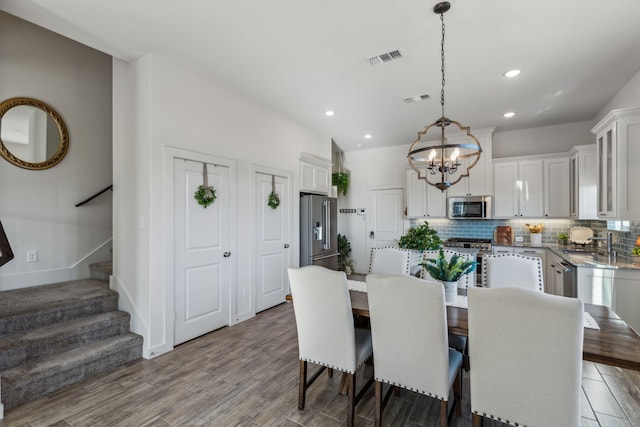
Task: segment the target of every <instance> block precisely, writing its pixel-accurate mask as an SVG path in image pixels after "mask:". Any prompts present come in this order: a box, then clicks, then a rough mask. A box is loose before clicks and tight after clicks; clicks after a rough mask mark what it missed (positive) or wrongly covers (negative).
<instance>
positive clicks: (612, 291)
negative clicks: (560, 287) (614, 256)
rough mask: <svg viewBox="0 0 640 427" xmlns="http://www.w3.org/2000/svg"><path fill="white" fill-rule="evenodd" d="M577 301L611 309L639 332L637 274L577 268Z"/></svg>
mask: <svg viewBox="0 0 640 427" xmlns="http://www.w3.org/2000/svg"><path fill="white" fill-rule="evenodd" d="M578 298H580V299H581V300H582V301H583V302H585V303H590V304H598V305H604V306H607V307H609V308H611V309H612V310H613V311H615V312H616V314H618V316H620V317H621V318H622V320H624V321H625V322H627V324H629V326H631V327H632V328H633V329H635V330H636V331H640V310H638V305H640V271H638V270H627V269H606V268H589V267H578Z"/></svg>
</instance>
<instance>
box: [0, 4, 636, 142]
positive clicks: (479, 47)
mask: <svg viewBox="0 0 640 427" xmlns="http://www.w3.org/2000/svg"><path fill="white" fill-rule="evenodd" d="M436 3H437V1H428V2H425V1H417V0H323V1H314V0H268V1H267V0H0V9H2V10H5V11H6V12H8V13H11V14H14V15H16V16H19V17H21V18H23V19H26V20H28V21H31V22H34V23H36V24H38V25H41V26H43V27H45V28H48V29H50V30H52V31H55V32H57V33H60V34H63V35H65V36H67V37H70V38H72V39H74V40H77V41H79V42H82V43H84V44H86V45H89V46H92V47H94V48H96V49H99V50H101V51H104V52H106V53H109V54H111V55H113V56H116V57H119V58H123V59H127V60H131V59H135V58H138V57H140V56H142V55H145V54H147V53H154V54H158V55H161V56H164V57H167V58H172V59H173V60H175V61H178V62H181V63H183V64H185V65H186V66H188V67H190V68H193V69H197V70H200V71H201V72H203V73H205V74H208V75H211V77H212V78H213V79H215V80H216V81H218V82H220V83H222V84H223V85H225V86H227V87H229V88H232V89H233V90H235V91H237V92H239V93H242V94H244V95H245V96H247V97H249V98H252V99H254V100H255V101H257V102H258V103H261V104H263V105H265V106H267V107H269V108H271V109H273V110H276V111H279V112H281V113H283V114H285V115H287V116H290V117H292V118H294V119H295V120H297V121H299V122H301V123H302V124H304V125H306V126H309V127H311V128H313V129H315V130H316V131H317V132H319V133H321V134H325V135H327V136H331V137H333V138H334V139H335V141H336V142H337V143H338V145H339V146H340V147H342V148H343V149H344V150H347V151H348V150H353V149H357V146H358V144H363V145H364V148H372V147H381V146H389V145H405V144H409V143H411V142H413V140H414V139H415V138H416V135H417V132H418V131H419V130H421V129H422V128H423V127H424V126H425V125H427V124H429V123H431V122H433V121H434V120H435V119H436V118H438V117H439V116H440V83H441V76H440V37H441V28H440V19H439V16H438V15H436V14H434V13H433V11H432V10H433V6H434V5H435V4H436ZM451 3H452V6H451V10H450V11H449V12H448V13H446V14H445V24H446V44H445V53H446V89H445V90H446V105H445V113H446V115H447V116H448V117H450V118H451V119H454V120H457V121H460V122H461V123H463V124H465V125H469V126H471V127H472V129H474V128H485V127H493V126H495V127H497V130H498V131H501V130H514V129H521V128H530V127H537V126H546V125H552V124H558V123H567V122H576V121H583V120H591V119H593V118H594V116H595V115H596V114H597V113H598V112H599V111H600V110H601V109H602V108H603V107H604V106H605V104H606V103H607V102H608V101H609V100H610V99H611V98H612V97H613V96H614V95H615V94H616V93H617V92H618V91H619V90H620V88H621V87H622V86H623V85H624V84H625V83H626V82H627V81H628V80H629V78H630V77H631V76H633V74H634V73H636V72H637V71H638V70H639V69H640V24H639V23H638V18H640V1H639V0H608V1H596V0H536V1H531V0H509V1H506V0H482V1H479V0H453V1H451ZM395 49H398V50H400V51H401V52H402V54H403V55H404V57H403V58H401V59H399V60H394V61H391V62H388V63H384V64H382V65H376V66H372V65H370V64H369V62H368V61H367V60H366V58H367V57H369V56H373V55H377V54H381V53H384V52H389V51H392V50H395ZM512 68H519V69H521V70H522V74H521V75H520V76H519V77H518V78H516V79H511V80H509V79H507V78H505V77H503V76H502V73H503V72H505V71H507V70H509V69H512ZM425 93H426V94H429V95H431V99H429V100H426V101H423V102H418V103H411V104H407V103H405V102H403V99H404V98H407V97H410V96H414V95H422V94H425ZM639 102H640V101H639ZM328 109H331V110H335V112H336V114H335V116H334V117H331V118H328V117H326V116H325V115H324V112H325V110H328ZM506 111H515V112H516V116H515V117H514V118H512V119H505V118H503V117H502V115H503V113H505V112H506ZM366 133H370V134H372V135H373V138H372V139H370V140H365V139H364V138H363V136H364V135H365V134H366Z"/></svg>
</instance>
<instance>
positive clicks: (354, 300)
mask: <svg viewBox="0 0 640 427" xmlns="http://www.w3.org/2000/svg"><path fill="white" fill-rule="evenodd" d="M349 294H350V297H351V309H352V311H353V314H354V315H358V316H362V317H369V300H368V298H367V293H366V292H362V291H356V290H349ZM286 299H287V300H288V301H292V298H291V295H287V298H286ZM584 310H585V312H587V313H589V314H590V315H591V317H592V318H593V320H595V321H596V323H597V324H598V327H599V329H593V328H585V329H584V341H583V345H582V358H583V360H587V361H590V362H597V363H602V364H605V365H612V366H618V367H620V368H627V369H633V370H636V371H640V335H638V333H637V332H636V331H635V330H634V329H633V328H631V327H630V326H629V325H627V323H626V322H625V321H624V320H623V319H621V318H620V316H618V315H617V314H616V313H615V312H614V311H613V310H611V309H610V308H608V307H605V306H602V305H595V304H584ZM468 319H469V317H468V310H467V309H466V308H462V307H456V306H451V305H448V306H447V326H448V329H449V333H452V334H456V335H462V336H468V334H469V323H468V322H469V320H468Z"/></svg>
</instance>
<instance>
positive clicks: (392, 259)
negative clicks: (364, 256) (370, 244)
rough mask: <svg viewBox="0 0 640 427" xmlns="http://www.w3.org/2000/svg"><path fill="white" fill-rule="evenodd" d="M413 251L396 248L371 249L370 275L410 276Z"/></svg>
mask: <svg viewBox="0 0 640 427" xmlns="http://www.w3.org/2000/svg"><path fill="white" fill-rule="evenodd" d="M410 261H411V251H409V250H407V249H400V248H394V247H381V248H373V249H371V258H370V260H369V273H370V274H403V275H406V276H408V275H409V268H410V266H409V264H410Z"/></svg>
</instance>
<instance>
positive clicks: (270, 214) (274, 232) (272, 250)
mask: <svg viewBox="0 0 640 427" xmlns="http://www.w3.org/2000/svg"><path fill="white" fill-rule="evenodd" d="M272 179H273V180H274V182H275V192H276V194H277V195H278V196H279V198H280V205H279V206H278V207H277V208H275V209H273V208H271V207H270V206H269V205H268V201H269V195H270V194H271V190H272ZM255 180H256V183H255V184H256V185H255V188H256V199H255V202H256V219H257V224H256V255H257V256H256V260H257V264H256V312H258V311H262V310H266V309H267V308H271V307H273V306H274V305H278V304H280V303H282V302H284V301H285V299H284V298H285V296H286V295H287V294H288V293H289V280H288V278H287V267H289V264H290V260H289V257H290V255H289V254H290V249H289V245H290V236H289V235H290V227H291V196H290V194H289V180H288V178H286V177H282V176H276V175H268V174H264V173H259V172H258V173H256V176H255Z"/></svg>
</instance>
